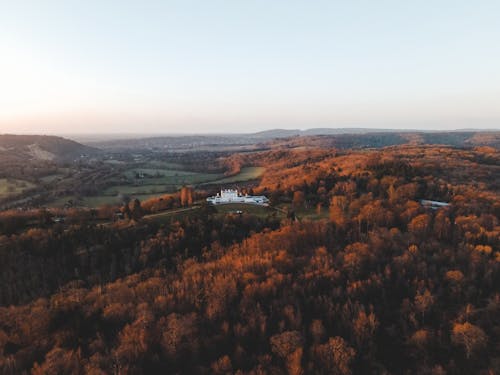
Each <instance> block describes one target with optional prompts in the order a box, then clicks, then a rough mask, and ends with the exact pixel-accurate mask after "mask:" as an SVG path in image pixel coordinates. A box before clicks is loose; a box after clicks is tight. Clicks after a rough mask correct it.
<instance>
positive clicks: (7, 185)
mask: <svg viewBox="0 0 500 375" xmlns="http://www.w3.org/2000/svg"><path fill="white" fill-rule="evenodd" d="M34 187H35V185H34V184H32V183H31V182H28V181H23V180H15V179H10V178H0V199H4V198H9V197H12V196H15V195H18V194H21V193H23V192H25V191H26V190H29V189H32V188H34Z"/></svg>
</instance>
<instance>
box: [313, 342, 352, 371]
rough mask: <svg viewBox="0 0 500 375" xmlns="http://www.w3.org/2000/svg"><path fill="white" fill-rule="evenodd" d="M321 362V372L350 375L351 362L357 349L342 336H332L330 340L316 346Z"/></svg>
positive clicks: (316, 353) (316, 354) (317, 356)
mask: <svg viewBox="0 0 500 375" xmlns="http://www.w3.org/2000/svg"><path fill="white" fill-rule="evenodd" d="M314 353H315V357H316V358H317V360H318V362H319V366H318V370H319V373H323V374H332V375H350V374H351V362H352V360H353V359H354V357H355V355H356V351H355V350H354V349H353V348H351V347H350V346H349V345H347V342H346V341H345V340H344V339H343V338H342V337H338V336H336V337H330V339H329V340H328V342H327V343H326V344H323V345H318V346H316V347H315V348H314Z"/></svg>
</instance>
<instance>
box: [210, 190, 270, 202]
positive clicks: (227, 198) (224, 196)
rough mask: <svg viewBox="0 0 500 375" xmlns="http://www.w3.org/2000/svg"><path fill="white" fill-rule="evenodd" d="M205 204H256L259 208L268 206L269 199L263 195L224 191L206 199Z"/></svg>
mask: <svg viewBox="0 0 500 375" xmlns="http://www.w3.org/2000/svg"><path fill="white" fill-rule="evenodd" d="M207 202H208V203H211V204H214V205H217V204H228V203H246V204H258V205H261V206H267V205H268V204H269V199H267V197H266V196H264V195H248V194H245V195H242V194H240V193H239V192H238V190H233V189H226V190H221V191H220V193H217V195H215V196H212V197H208V198H207Z"/></svg>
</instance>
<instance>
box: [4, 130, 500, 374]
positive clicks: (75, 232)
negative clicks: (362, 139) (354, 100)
mask: <svg viewBox="0 0 500 375" xmlns="http://www.w3.org/2000/svg"><path fill="white" fill-rule="evenodd" d="M277 142H278V141H277ZM280 142H281V141H280ZM291 142H294V143H296V142H298V141H297V140H296V139H294V140H292V141H291ZM314 142H321V143H322V142H325V141H324V140H323V139H321V138H315V139H314ZM336 142H338V141H336ZM278 143H279V142H278ZM297 146H298V145H297ZM193 160H194V159H193ZM219 161H220V165H221V166H224V169H225V170H229V171H240V170H241V169H242V168H249V167H265V170H264V172H263V174H262V175H261V176H260V178H259V181H258V182H257V183H255V184H252V185H251V186H250V185H249V186H248V191H249V192H251V193H252V194H263V195H266V196H268V197H269V199H270V200H271V208H270V209H269V211H263V213H262V214H259V215H257V214H254V213H251V212H243V213H240V214H235V213H233V212H222V211H221V210H220V209H218V208H217V207H212V206H209V205H206V204H205V203H203V200H204V198H205V197H206V195H207V194H208V193H209V191H208V190H209V189H206V190H207V191H205V190H203V189H198V190H196V191H194V190H192V189H189V188H186V187H185V188H183V189H182V190H181V191H180V192H179V193H176V194H171V195H170V196H169V197H165V198H151V199H148V200H144V201H142V202H141V201H139V200H138V199H135V200H131V201H130V202H126V203H125V204H124V205H123V206H122V207H120V208H119V209H120V212H121V213H122V214H123V219H122V220H117V221H108V220H107V219H106V220H104V221H103V222H99V220H98V219H97V218H98V217H99V216H102V217H107V215H109V214H110V212H108V211H109V210H110V209H111V208H109V207H108V208H106V207H100V208H97V209H95V210H94V211H92V212H91V211H89V210H78V209H72V210H73V211H71V212H72V214H70V213H69V212H70V211H68V212H66V216H67V218H66V222H65V223H54V222H53V221H52V220H49V217H50V216H51V215H55V213H51V212H50V210H43V209H33V210H30V211H19V210H9V211H4V212H1V213H0V223H2V225H0V285H1V288H0V373H1V374H54V375H55V374H138V375H139V374H240V375H244V374H248V375H250V374H252V375H257V374H259V375H260V374H293V375H299V374H333V375H349V374H353V375H354V374H387V375H389V374H429V375H431V374H432V375H444V374H450V375H451V374H455V375H461V374H464V375H466V374H484V375H487V374H488V375H490V374H497V373H500V320H499V317H500V219H499V218H500V152H499V150H498V148H495V147H488V146H481V147H460V148H459V147H449V146H443V145H425V146H424V145H416V144H411V143H406V144H397V143H396V144H395V145H392V146H388V147H383V148H378V149H375V148H366V149H347V148H332V147H331V146H330V145H328V147H327V146H325V145H320V146H318V145H316V144H315V143H314V147H313V146H310V147H290V148H286V147H270V148H269V149H266V150H262V151H256V152H241V153H234V154H230V155H225V154H224V155H220V159H219ZM422 200H432V201H438V202H443V203H446V204H447V205H443V206H439V207H434V206H430V207H429V206H426V205H424V204H422ZM195 204H197V205H198V206H197V207H196V209H193V210H189V211H185V213H183V214H182V215H172V216H168V217H166V218H165V219H163V220H155V219H153V218H151V217H148V215H151V214H152V213H155V212H157V211H160V210H163V209H179V208H183V207H184V208H187V207H191V206H193V205H195ZM114 211H115V209H114V208H113V209H112V211H111V215H112V214H113V212H114ZM278 213H286V214H285V215H279V214H278Z"/></svg>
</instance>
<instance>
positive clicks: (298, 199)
mask: <svg viewBox="0 0 500 375" xmlns="http://www.w3.org/2000/svg"><path fill="white" fill-rule="evenodd" d="M292 205H293V207H295V208H298V207H300V206H302V205H304V192H302V191H300V190H297V191H294V192H293V200H292Z"/></svg>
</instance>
